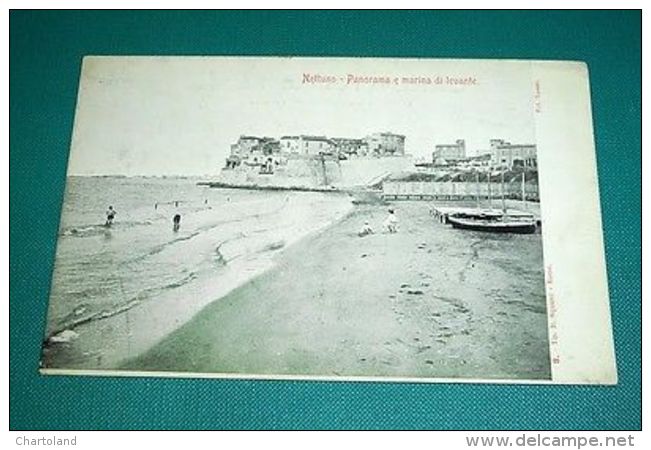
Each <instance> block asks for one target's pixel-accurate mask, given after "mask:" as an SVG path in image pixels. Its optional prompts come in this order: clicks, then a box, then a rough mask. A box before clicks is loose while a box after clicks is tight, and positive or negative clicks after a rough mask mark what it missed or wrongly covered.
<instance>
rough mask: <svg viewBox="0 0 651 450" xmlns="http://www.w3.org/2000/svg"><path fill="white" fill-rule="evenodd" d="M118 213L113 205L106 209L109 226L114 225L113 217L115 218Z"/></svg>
mask: <svg viewBox="0 0 651 450" xmlns="http://www.w3.org/2000/svg"><path fill="white" fill-rule="evenodd" d="M116 214H117V211H115V210H114V209H113V206H109V207H108V210H107V211H106V223H105V224H104V225H106V226H107V227H110V226H111V225H113V219H115V215H116Z"/></svg>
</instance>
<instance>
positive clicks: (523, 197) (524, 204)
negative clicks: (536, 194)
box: [522, 172, 527, 210]
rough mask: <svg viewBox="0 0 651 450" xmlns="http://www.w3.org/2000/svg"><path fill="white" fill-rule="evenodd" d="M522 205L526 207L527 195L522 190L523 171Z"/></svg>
mask: <svg viewBox="0 0 651 450" xmlns="http://www.w3.org/2000/svg"><path fill="white" fill-rule="evenodd" d="M522 207H523V208H524V209H525V210H526V209H527V197H526V195H525V192H524V172H522Z"/></svg>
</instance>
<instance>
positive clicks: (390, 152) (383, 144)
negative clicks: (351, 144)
mask: <svg viewBox="0 0 651 450" xmlns="http://www.w3.org/2000/svg"><path fill="white" fill-rule="evenodd" d="M365 141H366V143H367V145H368V153H369V154H372V155H374V156H399V155H404V154H405V136H404V135H402V134H394V133H388V132H386V133H374V134H371V135H370V136H368V137H366V139H365Z"/></svg>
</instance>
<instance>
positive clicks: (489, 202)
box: [488, 167, 493, 210]
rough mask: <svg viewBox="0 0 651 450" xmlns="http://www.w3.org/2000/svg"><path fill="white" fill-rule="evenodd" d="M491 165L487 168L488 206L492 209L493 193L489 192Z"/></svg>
mask: <svg viewBox="0 0 651 450" xmlns="http://www.w3.org/2000/svg"><path fill="white" fill-rule="evenodd" d="M492 172H493V171H492V167H489V168H488V208H489V209H491V210H492V209H493V195H492V193H491V175H492Z"/></svg>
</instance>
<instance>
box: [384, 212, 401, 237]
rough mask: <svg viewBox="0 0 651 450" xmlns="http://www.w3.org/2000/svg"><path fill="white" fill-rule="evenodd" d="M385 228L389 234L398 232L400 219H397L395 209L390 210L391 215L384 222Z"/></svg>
mask: <svg viewBox="0 0 651 450" xmlns="http://www.w3.org/2000/svg"><path fill="white" fill-rule="evenodd" d="M384 227H385V228H386V229H387V231H388V232H389V233H397V232H398V218H397V217H396V214H395V211H394V210H393V209H389V215H388V216H387V218H386V219H385V220H384Z"/></svg>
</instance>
